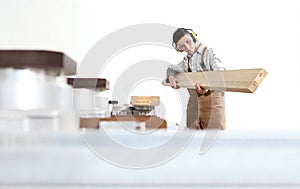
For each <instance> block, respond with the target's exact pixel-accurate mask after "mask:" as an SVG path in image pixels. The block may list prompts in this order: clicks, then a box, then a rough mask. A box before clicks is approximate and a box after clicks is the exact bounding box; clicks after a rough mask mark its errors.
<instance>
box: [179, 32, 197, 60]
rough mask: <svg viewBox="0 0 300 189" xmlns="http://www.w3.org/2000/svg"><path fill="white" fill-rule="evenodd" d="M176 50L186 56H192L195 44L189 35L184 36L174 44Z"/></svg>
mask: <svg viewBox="0 0 300 189" xmlns="http://www.w3.org/2000/svg"><path fill="white" fill-rule="evenodd" d="M176 45H177V48H178V49H179V50H182V51H184V52H187V53H188V54H190V55H192V54H194V52H195V49H196V44H195V43H194V42H193V39H192V37H191V35H190V34H188V33H187V34H185V35H184V36H183V37H182V38H180V39H179V41H178V42H177V43H176Z"/></svg>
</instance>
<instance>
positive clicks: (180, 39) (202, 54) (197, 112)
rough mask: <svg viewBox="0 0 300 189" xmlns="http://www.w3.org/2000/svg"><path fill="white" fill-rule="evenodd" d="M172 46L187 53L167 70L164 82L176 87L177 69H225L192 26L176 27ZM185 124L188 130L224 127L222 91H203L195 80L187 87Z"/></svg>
mask: <svg viewBox="0 0 300 189" xmlns="http://www.w3.org/2000/svg"><path fill="white" fill-rule="evenodd" d="M172 45H173V47H174V48H175V49H176V50H177V51H179V52H186V53H187V55H186V56H185V57H184V58H183V60H182V61H181V62H180V63H179V64H177V65H170V66H169V67H168V70H167V82H170V83H171V86H172V88H174V89H178V88H179V87H178V86H177V83H178V80H177V79H176V77H175V76H176V74H177V73H179V72H203V71H215V70H224V67H223V66H222V62H221V61H220V60H219V59H218V58H217V57H216V55H215V54H214V52H213V50H212V49H211V48H207V47H205V46H204V45H203V44H202V43H201V42H200V41H199V40H198V39H197V36H196V34H195V33H194V32H193V31H192V30H191V29H185V28H178V29H177V30H176V31H175V32H174V34H173V43H172ZM188 92H189V95H190V97H189V101H188V105H187V110H186V113H187V127H188V128H191V129H225V127H226V126H225V103H224V91H212V90H205V89H203V88H201V86H200V85H199V84H198V83H196V84H195V89H188Z"/></svg>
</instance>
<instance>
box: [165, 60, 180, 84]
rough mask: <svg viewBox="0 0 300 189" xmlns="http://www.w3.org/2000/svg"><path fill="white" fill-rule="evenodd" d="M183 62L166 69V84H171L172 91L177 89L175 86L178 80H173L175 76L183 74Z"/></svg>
mask: <svg viewBox="0 0 300 189" xmlns="http://www.w3.org/2000/svg"><path fill="white" fill-rule="evenodd" d="M183 65H184V60H182V61H181V62H180V63H179V64H177V65H174V64H171V65H170V66H169V67H168V69H167V79H166V82H167V83H171V87H172V88H174V89H178V88H179V87H178V86H177V83H178V79H176V78H175V76H176V74H178V73H179V72H184V66H183Z"/></svg>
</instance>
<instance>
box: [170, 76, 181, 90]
mask: <svg viewBox="0 0 300 189" xmlns="http://www.w3.org/2000/svg"><path fill="white" fill-rule="evenodd" d="M169 81H170V83H171V87H172V88H173V89H179V88H180V87H179V86H178V85H177V83H178V79H177V78H175V77H174V76H172V75H170V77H169Z"/></svg>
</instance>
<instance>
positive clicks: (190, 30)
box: [172, 28, 198, 52]
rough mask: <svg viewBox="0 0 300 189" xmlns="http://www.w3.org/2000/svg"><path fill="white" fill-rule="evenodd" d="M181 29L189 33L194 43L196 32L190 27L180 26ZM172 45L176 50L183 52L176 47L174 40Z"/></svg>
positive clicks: (196, 39)
mask: <svg viewBox="0 0 300 189" xmlns="http://www.w3.org/2000/svg"><path fill="white" fill-rule="evenodd" d="M182 29H184V30H185V31H187V32H188V33H189V34H190V36H191V37H192V39H193V42H194V43H196V41H198V38H197V34H196V33H195V32H194V31H193V30H192V29H185V28H182ZM172 46H173V47H174V48H175V49H176V51H178V52H183V51H182V50H180V49H179V48H177V45H176V43H175V42H174V41H173V43H172Z"/></svg>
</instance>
